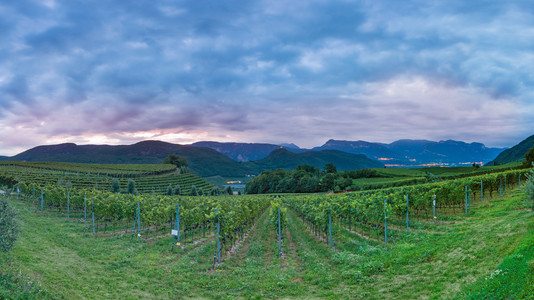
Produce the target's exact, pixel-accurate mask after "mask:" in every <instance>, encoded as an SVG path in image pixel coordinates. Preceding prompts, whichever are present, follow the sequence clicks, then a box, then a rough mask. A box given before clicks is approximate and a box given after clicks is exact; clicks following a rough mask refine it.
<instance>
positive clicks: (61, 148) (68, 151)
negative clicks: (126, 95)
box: [9, 141, 247, 177]
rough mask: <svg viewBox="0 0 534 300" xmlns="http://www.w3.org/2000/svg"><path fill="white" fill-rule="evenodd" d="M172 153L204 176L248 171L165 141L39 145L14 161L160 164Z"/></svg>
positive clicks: (214, 154)
mask: <svg viewBox="0 0 534 300" xmlns="http://www.w3.org/2000/svg"><path fill="white" fill-rule="evenodd" d="M169 154H177V155H179V156H182V157H185V158H186V159H187V161H188V163H189V169H190V170H191V171H192V172H193V173H195V174H197V175H199V176H202V177H207V176H215V175H221V176H243V175H244V174H246V173H247V172H246V170H245V168H244V167H243V166H242V165H240V164H239V163H238V162H236V161H234V160H232V159H231V158H229V157H227V156H225V155H223V154H221V153H219V152H217V151H215V150H213V149H209V148H203V147H192V146H183V145H178V144H171V143H166V142H161V141H144V142H139V143H136V144H133V145H118V146H109V145H76V144H72V143H68V144H59V145H49V146H38V147H35V148H32V149H30V150H27V151H24V152H22V153H20V154H17V155H15V156H13V157H11V158H9V160H13V161H54V162H71V163H101V164H159V163H161V162H162V161H163V159H164V158H165V157H167V156H168V155H169Z"/></svg>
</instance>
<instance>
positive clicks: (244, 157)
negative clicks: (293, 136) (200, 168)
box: [191, 142, 305, 161]
mask: <svg viewBox="0 0 534 300" xmlns="http://www.w3.org/2000/svg"><path fill="white" fill-rule="evenodd" d="M191 146H193V147H206V148H211V149H213V150H215V151H217V152H219V153H222V154H224V155H226V156H228V157H230V158H231V159H233V160H235V161H252V160H258V159H262V158H265V157H267V155H269V154H270V153H271V152H272V151H273V150H275V149H278V148H280V147H285V148H288V149H289V150H290V151H292V152H303V151H305V150H303V149H300V148H299V147H298V146H297V145H295V144H282V145H274V144H264V143H219V142H196V143H194V144H191Z"/></svg>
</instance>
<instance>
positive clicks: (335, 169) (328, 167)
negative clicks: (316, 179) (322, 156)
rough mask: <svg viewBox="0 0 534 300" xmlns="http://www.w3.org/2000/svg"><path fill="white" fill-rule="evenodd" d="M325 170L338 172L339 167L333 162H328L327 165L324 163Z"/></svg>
mask: <svg viewBox="0 0 534 300" xmlns="http://www.w3.org/2000/svg"><path fill="white" fill-rule="evenodd" d="M324 171H325V172H326V173H337V168H336V166H334V164H333V163H327V164H326V165H324Z"/></svg>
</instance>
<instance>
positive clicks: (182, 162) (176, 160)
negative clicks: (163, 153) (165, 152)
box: [163, 154, 188, 168]
mask: <svg viewBox="0 0 534 300" xmlns="http://www.w3.org/2000/svg"><path fill="white" fill-rule="evenodd" d="M163 163H164V164H171V165H175V166H176V168H182V167H187V165H188V164H187V160H186V159H185V157H180V156H178V155H176V154H170V155H169V156H167V157H166V158H165V159H164V160H163Z"/></svg>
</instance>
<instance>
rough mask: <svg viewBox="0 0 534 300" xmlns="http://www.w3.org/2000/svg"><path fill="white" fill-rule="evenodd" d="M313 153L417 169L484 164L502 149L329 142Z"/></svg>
mask: <svg viewBox="0 0 534 300" xmlns="http://www.w3.org/2000/svg"><path fill="white" fill-rule="evenodd" d="M313 149H314V150H323V149H334V150H340V151H345V152H348V153H353V154H365V155H366V156H368V157H369V158H372V159H376V160H379V161H384V162H387V164H386V165H391V166H394V165H399V166H418V165H427V164H449V165H461V164H470V163H473V162H486V161H489V160H492V159H493V158H495V157H496V156H497V155H498V154H499V153H500V152H501V151H502V150H504V149H502V148H488V147H486V146H484V144H481V143H465V142H460V141H453V140H447V141H439V142H433V141H427V140H406V139H404V140H398V141H395V142H393V143H390V144H382V143H370V142H365V141H339V140H329V141H327V142H326V143H325V144H324V145H322V146H321V147H315V148H313Z"/></svg>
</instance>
